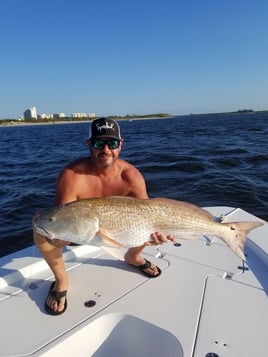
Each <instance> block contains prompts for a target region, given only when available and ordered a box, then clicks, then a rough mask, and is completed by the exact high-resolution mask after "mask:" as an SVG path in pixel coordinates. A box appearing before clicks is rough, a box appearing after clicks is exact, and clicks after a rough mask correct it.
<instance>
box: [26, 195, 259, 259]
mask: <svg viewBox="0 0 268 357" xmlns="http://www.w3.org/2000/svg"><path fill="white" fill-rule="evenodd" d="M262 224H263V223H261V222H253V221H252V222H247V221H246V222H233V223H219V222H216V221H215V220H214V217H213V216H212V215H211V214H210V213H209V212H207V211H206V210H204V209H202V208H199V207H197V206H195V205H192V204H189V203H186V202H181V201H175V200H170V199H164V198H153V199H137V198H131V197H105V198H92V199H83V200H79V201H74V202H70V203H67V204H65V205H62V206H58V207H54V208H51V209H46V210H43V211H41V212H39V213H38V214H37V215H35V217H34V218H33V228H34V229H35V230H36V231H37V232H38V233H39V234H41V235H43V236H46V237H47V238H49V239H62V240H64V241H69V242H73V243H78V244H89V245H99V246H101V245H110V246H118V247H120V246H124V247H128V248H129V247H137V246H141V245H142V244H144V243H145V242H147V241H149V240H150V235H151V233H153V232H163V233H164V234H166V235H172V236H175V237H177V238H188V239H191V238H196V237H198V236H200V235H214V236H217V237H218V238H220V239H222V240H223V241H224V242H225V243H226V244H227V245H228V246H229V247H230V248H231V250H232V251H233V252H234V253H235V254H237V255H238V256H239V257H240V258H241V259H243V260H245V256H244V253H243V249H244V244H245V240H246V237H247V234H248V233H249V232H250V231H251V230H252V229H254V228H256V227H259V226H261V225H262Z"/></svg>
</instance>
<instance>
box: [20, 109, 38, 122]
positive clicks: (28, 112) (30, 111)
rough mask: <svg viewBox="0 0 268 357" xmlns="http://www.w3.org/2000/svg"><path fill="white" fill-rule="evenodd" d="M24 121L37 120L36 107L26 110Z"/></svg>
mask: <svg viewBox="0 0 268 357" xmlns="http://www.w3.org/2000/svg"><path fill="white" fill-rule="evenodd" d="M23 117H24V119H35V120H36V119H37V111H36V107H31V108H29V109H26V110H25V112H24V113H23Z"/></svg>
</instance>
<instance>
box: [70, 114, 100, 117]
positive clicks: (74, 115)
mask: <svg viewBox="0 0 268 357" xmlns="http://www.w3.org/2000/svg"><path fill="white" fill-rule="evenodd" d="M72 118H95V113H73V114H72Z"/></svg>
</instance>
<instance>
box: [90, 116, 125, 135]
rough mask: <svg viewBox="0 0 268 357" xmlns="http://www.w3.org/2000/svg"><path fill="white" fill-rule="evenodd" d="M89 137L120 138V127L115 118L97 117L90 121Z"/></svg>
mask: <svg viewBox="0 0 268 357" xmlns="http://www.w3.org/2000/svg"><path fill="white" fill-rule="evenodd" d="M89 135H90V139H101V138H112V139H117V140H122V139H121V135H120V127H119V125H118V124H117V122H116V121H115V120H112V119H109V118H98V119H95V120H93V122H92V123H91V130H90V134H89Z"/></svg>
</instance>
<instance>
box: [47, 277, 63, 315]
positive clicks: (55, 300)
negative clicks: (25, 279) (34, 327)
mask: <svg viewBox="0 0 268 357" xmlns="http://www.w3.org/2000/svg"><path fill="white" fill-rule="evenodd" d="M55 286H56V282H55V281H53V283H52V284H51V286H50V289H49V292H48V296H47V298H46V302H45V309H46V312H47V313H48V314H49V315H60V314H62V313H63V312H64V311H65V310H66V308H67V298H66V295H67V290H62V291H57V290H56V287H55Z"/></svg>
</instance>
